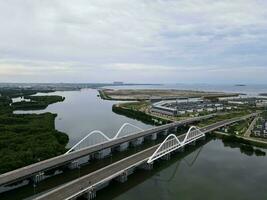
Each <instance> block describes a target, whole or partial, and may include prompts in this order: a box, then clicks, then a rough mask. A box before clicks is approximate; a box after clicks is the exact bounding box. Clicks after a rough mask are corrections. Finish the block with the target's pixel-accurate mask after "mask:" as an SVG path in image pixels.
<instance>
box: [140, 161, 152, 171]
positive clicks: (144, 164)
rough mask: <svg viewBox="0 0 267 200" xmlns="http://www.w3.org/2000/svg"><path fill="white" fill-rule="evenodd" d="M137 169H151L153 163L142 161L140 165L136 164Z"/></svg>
mask: <svg viewBox="0 0 267 200" xmlns="http://www.w3.org/2000/svg"><path fill="white" fill-rule="evenodd" d="M138 168H139V169H143V170H152V169H153V163H147V162H146V163H143V164H141V165H139V166H138Z"/></svg>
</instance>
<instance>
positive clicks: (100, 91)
mask: <svg viewBox="0 0 267 200" xmlns="http://www.w3.org/2000/svg"><path fill="white" fill-rule="evenodd" d="M98 92H99V95H100V98H101V99H103V100H113V99H112V98H111V97H110V96H108V95H107V94H106V93H105V92H104V90H98Z"/></svg>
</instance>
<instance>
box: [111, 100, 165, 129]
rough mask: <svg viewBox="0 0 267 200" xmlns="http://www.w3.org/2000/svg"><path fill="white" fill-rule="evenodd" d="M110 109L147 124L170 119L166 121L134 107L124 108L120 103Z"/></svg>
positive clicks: (163, 122)
mask: <svg viewBox="0 0 267 200" xmlns="http://www.w3.org/2000/svg"><path fill="white" fill-rule="evenodd" d="M112 111H113V112H114V113H117V114H120V115H124V116H126V117H129V118H133V119H136V120H140V121H142V122H144V123H147V124H155V125H161V124H166V123H169V122H170V121H167V120H164V119H160V118H157V117H154V116H151V115H148V114H146V113H144V112H141V111H139V110H135V109H131V108H130V109H129V108H126V107H123V106H120V105H113V106H112ZM157 122H161V123H157Z"/></svg>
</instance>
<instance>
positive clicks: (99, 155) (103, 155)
mask: <svg viewBox="0 0 267 200" xmlns="http://www.w3.org/2000/svg"><path fill="white" fill-rule="evenodd" d="M110 155H111V148H107V149H103V150H101V151H99V152H97V153H96V154H95V158H96V159H99V160H100V159H103V158H106V157H108V156H110Z"/></svg>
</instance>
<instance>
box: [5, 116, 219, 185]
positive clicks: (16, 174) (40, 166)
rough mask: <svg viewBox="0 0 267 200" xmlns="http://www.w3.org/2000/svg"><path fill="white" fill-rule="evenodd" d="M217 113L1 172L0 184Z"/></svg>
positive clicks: (154, 128)
mask: <svg viewBox="0 0 267 200" xmlns="http://www.w3.org/2000/svg"><path fill="white" fill-rule="evenodd" d="M215 115H216V114H211V115H206V116H200V117H195V118H190V119H185V120H181V121H178V122H173V123H170V124H166V125H162V126H158V127H153V128H151V129H148V130H145V131H141V132H137V133H134V134H131V135H127V136H124V137H121V138H119V139H116V140H112V141H109V142H105V143H101V144H97V145H94V146H90V147H87V148H84V149H81V150H77V151H74V152H71V153H69V154H64V155H60V156H57V157H53V158H50V159H47V160H44V161H41V162H38V163H35V164H32V165H29V166H26V167H22V168H19V169H17V170H14V171H10V172H7V173H4V174H1V175H0V186H3V185H8V184H11V183H14V182H17V181H21V180H25V179H27V178H30V177H32V176H34V175H35V174H38V173H39V172H43V171H46V170H49V169H53V168H56V167H59V166H63V165H66V164H69V163H71V162H72V161H74V160H77V159H79V158H81V157H84V156H88V155H90V154H93V153H96V152H99V151H101V150H103V149H106V148H112V147H116V146H119V145H120V144H123V143H125V142H129V141H133V140H135V139H137V138H140V137H146V136H149V135H151V134H153V133H157V132H161V131H164V130H168V129H170V128H173V127H178V126H182V125H185V124H190V123H192V122H195V121H200V120H204V119H208V118H211V117H213V116H215Z"/></svg>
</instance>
